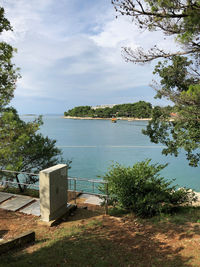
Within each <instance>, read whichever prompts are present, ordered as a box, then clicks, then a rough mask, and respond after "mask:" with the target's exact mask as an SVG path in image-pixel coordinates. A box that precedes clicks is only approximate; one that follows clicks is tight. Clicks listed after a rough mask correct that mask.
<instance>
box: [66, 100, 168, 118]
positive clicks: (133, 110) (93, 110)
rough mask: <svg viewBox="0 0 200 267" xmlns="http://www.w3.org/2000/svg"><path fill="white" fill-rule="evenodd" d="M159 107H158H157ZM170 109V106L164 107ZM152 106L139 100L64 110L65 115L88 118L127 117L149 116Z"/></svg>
mask: <svg viewBox="0 0 200 267" xmlns="http://www.w3.org/2000/svg"><path fill="white" fill-rule="evenodd" d="M159 108H160V107H159ZM165 108H166V109H168V110H169V109H170V110H171V109H172V107H170V106H168V107H165ZM153 109H154V107H152V104H151V103H149V102H145V101H139V102H135V103H128V104H118V105H113V106H112V107H108V106H106V105H104V107H102V106H97V107H91V106H78V107H74V108H73V109H70V110H68V111H66V112H64V116H66V117H80V118H84V117H90V118H112V117H127V118H139V119H143V118H151V116H152V111H153Z"/></svg>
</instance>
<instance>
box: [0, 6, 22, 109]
mask: <svg viewBox="0 0 200 267" xmlns="http://www.w3.org/2000/svg"><path fill="white" fill-rule="evenodd" d="M9 30H12V27H11V25H10V22H9V21H8V20H7V19H6V18H5V16H4V9H3V8H2V7H0V34H1V33H2V32H3V31H9ZM15 51H16V50H15V49H14V48H13V47H12V46H11V45H9V44H7V43H5V42H0V112H1V110H2V108H3V107H5V106H6V105H7V104H8V103H9V102H10V100H11V99H12V98H13V96H14V95H13V93H14V90H15V85H16V80H17V78H18V77H19V73H18V69H17V68H15V65H14V64H13V63H12V61H11V59H12V57H13V53H14V52H15Z"/></svg>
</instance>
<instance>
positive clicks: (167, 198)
mask: <svg viewBox="0 0 200 267" xmlns="http://www.w3.org/2000/svg"><path fill="white" fill-rule="evenodd" d="M150 161H151V160H145V161H142V162H138V163H136V164H135V165H133V167H124V166H122V165H120V164H118V163H116V164H114V165H112V166H111V167H110V169H109V171H108V173H106V174H105V176H104V177H103V178H104V181H106V182H108V191H109V204H112V205H113V206H114V205H116V204H117V205H119V206H121V207H122V208H125V209H128V210H130V211H134V212H135V213H136V214H137V215H139V216H141V217H152V216H154V215H156V214H160V213H163V212H169V211H170V210H171V209H172V207H173V206H174V205H180V204H189V202H191V201H193V200H194V193H193V192H191V191H189V190H188V189H185V188H181V189H178V190H177V189H176V186H171V183H172V181H166V180H165V179H164V178H163V177H161V176H160V173H159V172H160V171H161V170H162V169H164V168H165V167H166V166H167V164H165V165H162V164H150ZM101 190H102V191H104V192H105V188H101Z"/></svg>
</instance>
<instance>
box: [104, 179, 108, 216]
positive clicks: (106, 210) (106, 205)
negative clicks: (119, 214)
mask: <svg viewBox="0 0 200 267" xmlns="http://www.w3.org/2000/svg"><path fill="white" fill-rule="evenodd" d="M105 213H106V215H108V183H106V203H105Z"/></svg>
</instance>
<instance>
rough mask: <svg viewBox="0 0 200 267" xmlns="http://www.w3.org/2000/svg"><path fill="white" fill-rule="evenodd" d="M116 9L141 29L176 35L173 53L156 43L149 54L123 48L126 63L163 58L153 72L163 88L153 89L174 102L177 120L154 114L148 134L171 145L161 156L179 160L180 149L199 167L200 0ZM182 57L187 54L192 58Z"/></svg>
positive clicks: (122, 2)
mask: <svg viewBox="0 0 200 267" xmlns="http://www.w3.org/2000/svg"><path fill="white" fill-rule="evenodd" d="M113 4H114V6H115V9H116V11H117V12H118V13H119V14H121V15H125V16H130V17H131V18H132V19H133V21H134V22H135V23H136V24H137V25H138V27H139V28H141V29H148V30H150V31H156V30H161V31H162V32H163V33H164V34H166V35H171V36H174V38H175V40H176V42H177V43H179V44H180V50H179V51H177V52H174V53H170V52H168V51H166V50H163V49H161V48H159V47H157V46H156V45H155V46H154V47H152V48H150V49H149V50H148V51H144V50H143V48H139V49H137V50H135V51H134V50H132V49H131V48H129V47H125V48H123V55H124V57H125V60H127V61H130V62H134V63H138V62H139V63H145V62H148V61H151V60H154V59H158V58H164V59H167V60H165V61H161V62H159V63H158V64H157V65H156V67H155V70H154V74H155V75H158V76H159V77H160V84H158V83H155V82H154V84H153V87H154V88H155V90H156V91H157V94H156V97H157V98H166V99H167V100H170V101H171V102H172V103H173V104H174V108H173V111H174V112H175V113H176V116H174V117H173V118H172V117H171V114H170V113H171V112H170V109H168V111H167V110H166V109H162V108H156V109H154V110H153V119H152V121H151V122H149V125H148V127H147V129H146V131H144V133H145V134H146V135H148V136H149V137H150V139H151V141H152V142H155V143H158V142H160V143H163V144H164V145H166V146H167V148H166V149H164V150H163V151H162V152H163V153H164V154H166V155H167V154H173V155H175V156H178V154H179V152H180V150H181V149H184V150H185V151H186V158H187V159H188V161H189V164H190V165H191V166H199V163H200V152H199V148H200V142H199V140H200V139H199V137H200V101H199V100H200V71H199V64H200V61H199V58H200V38H199V34H200V19H199V17H200V1H184V0H175V1H169V0H153V1H150V0H146V1H140V0H136V1H134V0H113ZM184 55H188V58H187V57H186V56H184Z"/></svg>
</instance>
